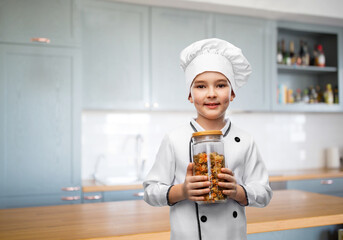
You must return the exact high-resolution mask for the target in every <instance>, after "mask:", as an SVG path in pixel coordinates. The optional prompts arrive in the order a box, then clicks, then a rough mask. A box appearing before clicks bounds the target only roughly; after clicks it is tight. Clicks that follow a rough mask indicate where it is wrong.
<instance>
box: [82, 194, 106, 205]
mask: <svg viewBox="0 0 343 240" xmlns="http://www.w3.org/2000/svg"><path fill="white" fill-rule="evenodd" d="M103 201H104V194H103V192H89V193H85V192H82V203H96V202H103Z"/></svg>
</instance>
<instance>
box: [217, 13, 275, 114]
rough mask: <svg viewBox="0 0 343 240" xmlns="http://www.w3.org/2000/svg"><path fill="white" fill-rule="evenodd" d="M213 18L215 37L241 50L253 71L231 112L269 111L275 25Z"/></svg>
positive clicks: (243, 18) (252, 19)
mask: <svg viewBox="0 0 343 240" xmlns="http://www.w3.org/2000/svg"><path fill="white" fill-rule="evenodd" d="M214 16H215V17H214V19H215V22H214V26H215V31H214V35H215V36H216V37H218V38H221V39H224V40H227V41H229V42H230V43H232V44H234V45H235V46H237V47H239V48H240V49H242V52H243V54H244V56H245V57H246V58H247V59H248V61H249V62H250V64H251V67H252V74H251V76H250V78H249V80H248V83H247V84H246V85H244V86H243V87H242V88H240V89H238V91H237V94H236V98H235V99H234V100H233V102H232V103H231V105H230V107H229V109H232V110H244V111H266V110H270V104H269V103H270V78H271V70H272V68H271V66H270V61H271V50H270V46H273V44H272V41H271V39H270V35H271V29H272V24H271V23H270V22H268V21H266V20H262V19H256V18H248V17H238V16H229V15H219V14H216V15H214Z"/></svg>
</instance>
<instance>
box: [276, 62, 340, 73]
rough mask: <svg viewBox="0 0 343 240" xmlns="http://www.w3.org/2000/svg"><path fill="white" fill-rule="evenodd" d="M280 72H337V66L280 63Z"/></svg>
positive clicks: (278, 67)
mask: <svg viewBox="0 0 343 240" xmlns="http://www.w3.org/2000/svg"><path fill="white" fill-rule="evenodd" d="M277 69H278V72H281V73H295V72H299V73H300V72H304V73H314V74H316V73H318V74H320V73H335V72H337V68H336V67H316V66H297V65H296V66H288V65H281V64H278V66H277Z"/></svg>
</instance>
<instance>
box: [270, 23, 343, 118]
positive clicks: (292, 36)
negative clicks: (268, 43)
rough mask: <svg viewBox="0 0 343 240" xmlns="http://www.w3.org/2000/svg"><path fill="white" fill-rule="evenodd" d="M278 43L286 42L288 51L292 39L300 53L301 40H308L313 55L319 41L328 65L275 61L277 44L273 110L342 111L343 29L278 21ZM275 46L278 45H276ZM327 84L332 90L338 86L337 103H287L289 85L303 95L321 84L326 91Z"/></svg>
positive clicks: (274, 62) (276, 30)
mask: <svg viewBox="0 0 343 240" xmlns="http://www.w3.org/2000/svg"><path fill="white" fill-rule="evenodd" d="M275 35H276V36H275V43H276V41H277V42H281V41H282V40H284V41H285V45H286V50H287V51H289V44H290V41H293V42H294V45H295V54H296V55H298V54H299V49H300V46H299V45H300V41H303V42H306V43H307V45H308V50H309V53H310V56H311V57H313V49H314V48H315V46H316V45H317V44H322V45H323V49H324V53H325V58H326V66H325V67H316V66H296V65H284V64H276V55H277V52H276V47H275V48H274V49H273V51H274V59H275V60H274V61H273V66H274V69H275V71H274V77H273V79H274V81H273V82H274V83H273V85H272V86H273V89H272V109H273V110H274V111H295V112H341V111H342V110H343V98H342V94H340V93H341V92H342V90H343V87H342V83H343V74H342V71H341V70H342V69H343V63H342V61H341V58H342V54H343V50H342V47H341V46H342V45H343V32H342V29H340V28H337V27H330V26H318V25H311V24H302V23H291V22H279V23H278V24H277V27H276V28H275ZM274 45H275V46H276V44H274ZM327 84H331V85H332V89H334V87H336V86H337V88H338V93H339V101H338V103H337V104H326V103H312V104H308V103H298V102H297V103H285V100H283V99H285V96H287V93H286V90H285V89H286V88H287V89H291V90H292V91H293V97H294V98H295V97H296V91H297V89H300V90H301V95H302V97H303V96H304V92H303V91H304V90H305V89H308V88H311V87H313V88H317V86H318V87H320V92H324V91H325V89H326V86H327Z"/></svg>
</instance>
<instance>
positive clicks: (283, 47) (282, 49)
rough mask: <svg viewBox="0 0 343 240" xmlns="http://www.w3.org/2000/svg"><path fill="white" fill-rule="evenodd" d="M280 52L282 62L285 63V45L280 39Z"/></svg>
mask: <svg viewBox="0 0 343 240" xmlns="http://www.w3.org/2000/svg"><path fill="white" fill-rule="evenodd" d="M281 54H282V64H286V46H285V40H284V39H282V40H281Z"/></svg>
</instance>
